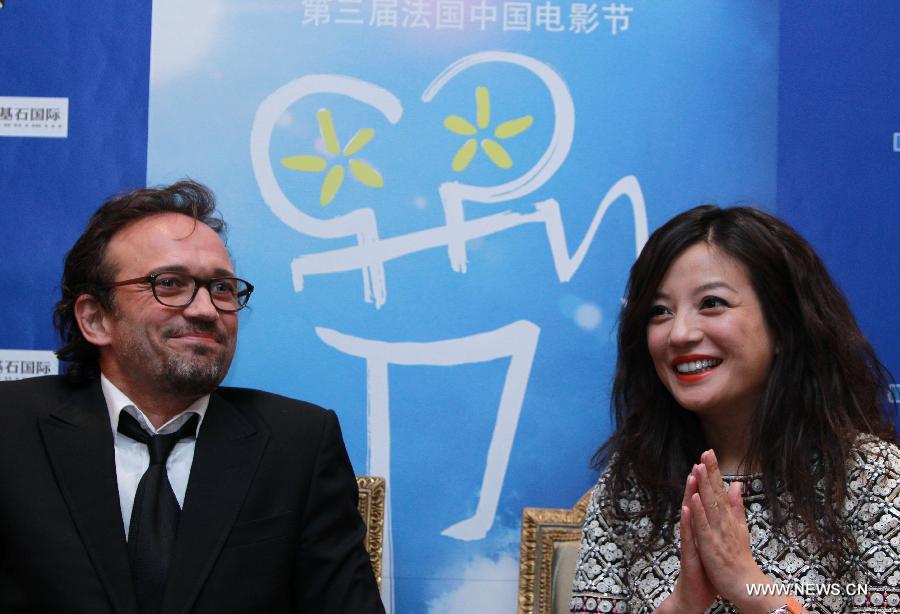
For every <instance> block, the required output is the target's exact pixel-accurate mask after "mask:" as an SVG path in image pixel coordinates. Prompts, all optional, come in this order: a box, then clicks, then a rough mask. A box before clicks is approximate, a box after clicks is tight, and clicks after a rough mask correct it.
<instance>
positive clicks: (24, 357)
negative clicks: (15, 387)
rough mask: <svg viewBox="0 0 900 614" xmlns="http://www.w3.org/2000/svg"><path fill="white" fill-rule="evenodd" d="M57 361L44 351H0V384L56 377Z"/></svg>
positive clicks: (52, 355) (48, 352) (51, 353)
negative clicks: (26, 379)
mask: <svg viewBox="0 0 900 614" xmlns="http://www.w3.org/2000/svg"><path fill="white" fill-rule="evenodd" d="M58 372H59V361H58V360H57V359H56V356H55V355H54V354H53V352H50V351H45V350H0V382H5V381H10V380H16V379H25V378H26V377H37V376H39V375H56V374H57V373H58Z"/></svg>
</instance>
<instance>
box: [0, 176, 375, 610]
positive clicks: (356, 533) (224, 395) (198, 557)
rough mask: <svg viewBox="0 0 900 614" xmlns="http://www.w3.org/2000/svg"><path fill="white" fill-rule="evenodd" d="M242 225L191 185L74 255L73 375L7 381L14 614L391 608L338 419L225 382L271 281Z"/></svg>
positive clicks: (148, 192) (100, 230) (69, 300)
mask: <svg viewBox="0 0 900 614" xmlns="http://www.w3.org/2000/svg"><path fill="white" fill-rule="evenodd" d="M223 226H224V224H223V222H222V221H221V220H220V219H218V218H217V217H215V203H214V200H213V197H212V194H211V193H209V191H208V190H207V189H206V188H204V187H203V186H201V185H199V184H197V183H194V182H189V181H183V182H179V183H176V184H174V185H172V186H170V187H167V188H160V189H144V190H137V191H135V192H132V193H130V194H126V195H124V196H120V197H118V198H114V199H112V200H110V201H108V202H106V203H105V204H104V205H103V206H102V207H101V208H100V209H99V210H98V211H97V212H96V213H95V214H94V215H93V217H92V218H91V220H90V221H89V223H88V227H87V230H86V231H85V232H84V234H83V235H82V236H81V238H79V239H78V241H77V242H76V244H75V246H74V247H73V248H72V250H71V251H70V252H69V254H68V256H67V258H66V263H65V270H64V273H63V280H62V299H61V300H60V301H59V303H58V304H57V307H56V313H55V323H56V325H57V327H58V328H59V330H60V333H61V336H62V339H63V347H62V348H61V349H60V350H59V351H58V355H59V356H60V358H62V359H64V360H66V361H67V368H66V375H65V376H64V377H55V376H53V377H43V378H35V379H30V380H22V381H19V382H9V383H4V384H0V399H2V401H0V403H2V404H3V405H4V406H3V407H2V408H0V467H2V471H0V611H2V612H54V613H55V612H84V613H89V614H95V613H96V614H99V613H106V612H116V613H120V614H138V613H140V614H161V613H165V614H168V613H170V612H172V613H175V612H178V613H188V612H190V613H193V614H202V613H210V614H212V613H215V614H223V613H228V612H234V613H237V612H242V613H243V612H253V613H266V614H268V613H277V612H314V613H318V612H329V613H331V612H334V613H344V612H353V613H357V612H359V613H370V612H372V613H382V612H383V611H384V609H383V606H382V604H381V601H380V599H379V596H378V589H377V586H376V583H375V579H374V576H373V574H372V569H371V565H370V562H369V558H368V555H367V554H366V551H365V549H364V546H363V539H364V535H365V527H364V525H363V523H362V521H361V519H360V517H359V514H358V512H357V511H356V504H357V496H358V493H357V489H356V481H355V478H354V475H353V470H352V468H351V466H350V461H349V459H348V457H347V453H346V450H345V448H344V444H343V440H342V438H341V433H340V428H339V426H338V422H337V418H336V417H335V415H334V413H333V412H331V411H326V410H323V409H321V408H319V407H316V406H314V405H310V404H308V403H303V402H300V401H294V400H291V399H287V398H284V397H280V396H276V395H272V394H267V393H264V392H260V391H256V390H249V389H241V388H227V387H220V386H219V384H220V382H221V381H222V378H224V377H225V374H226V373H227V372H228V367H229V365H230V364H231V359H232V357H233V355H234V350H235V343H236V340H237V330H238V311H239V310H240V309H241V308H242V307H244V306H245V305H246V304H247V301H248V300H249V298H250V294H251V292H252V291H253V286H252V285H251V284H249V283H248V282H245V281H243V280H241V279H238V278H237V277H236V275H235V272H234V267H233V265H232V262H231V258H230V257H229V254H228V251H227V250H226V248H225V245H224V243H223V241H222V239H221V237H220V234H221V233H222V231H223ZM198 423H199V427H198V426H197V425H198Z"/></svg>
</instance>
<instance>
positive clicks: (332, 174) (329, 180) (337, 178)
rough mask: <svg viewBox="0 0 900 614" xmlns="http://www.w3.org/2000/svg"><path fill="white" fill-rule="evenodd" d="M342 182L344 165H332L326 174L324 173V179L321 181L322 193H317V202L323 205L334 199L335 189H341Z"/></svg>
mask: <svg viewBox="0 0 900 614" xmlns="http://www.w3.org/2000/svg"><path fill="white" fill-rule="evenodd" d="M342 183H344V167H343V166H341V165H340V164H338V165H337V166H333V167H332V168H331V170H330V171H328V174H327V175H325V181H323V182H322V193H321V194H319V202H320V203H322V206H323V207H324V206H325V205H327V204H328V203H330V202H331V201H332V200H334V197H335V195H336V194H337V191H338V190H340V189H341V184H342Z"/></svg>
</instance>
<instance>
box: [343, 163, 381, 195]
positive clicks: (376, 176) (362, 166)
mask: <svg viewBox="0 0 900 614" xmlns="http://www.w3.org/2000/svg"><path fill="white" fill-rule="evenodd" d="M350 172H351V173H352V174H353V176H354V177H356V179H357V181H359V182H360V183H362V184H363V185H367V186H369V187H370V188H380V187H382V186H383V185H384V179H382V177H381V173H379V172H378V171H376V170H375V169H374V168H372V167H371V166H369V165H368V164H366V163H365V162H363V161H362V160H350Z"/></svg>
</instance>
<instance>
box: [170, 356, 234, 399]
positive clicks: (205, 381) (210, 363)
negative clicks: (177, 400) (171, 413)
mask: <svg viewBox="0 0 900 614" xmlns="http://www.w3.org/2000/svg"><path fill="white" fill-rule="evenodd" d="M225 363H226V356H225V353H222V352H220V353H218V355H217V356H214V357H210V359H209V360H202V361H198V360H196V359H195V360H193V361H191V360H190V359H189V358H186V357H184V356H180V355H176V354H173V355H171V356H169V358H168V360H166V362H165V363H164V364H163V366H162V373H161V374H160V375H161V378H160V384H161V385H162V386H163V387H164V389H166V391H167V392H171V393H173V394H176V395H179V396H181V395H184V396H188V395H190V396H194V395H201V396H202V395H204V394H209V393H211V392H212V391H213V390H215V389H216V387H217V386H218V385H219V383H220V382H221V381H222V380H223V379H224V378H225V373H226V372H227V371H228V365H226V364H225Z"/></svg>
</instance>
